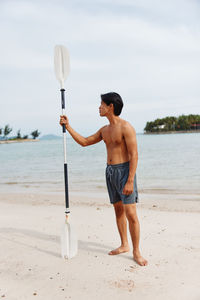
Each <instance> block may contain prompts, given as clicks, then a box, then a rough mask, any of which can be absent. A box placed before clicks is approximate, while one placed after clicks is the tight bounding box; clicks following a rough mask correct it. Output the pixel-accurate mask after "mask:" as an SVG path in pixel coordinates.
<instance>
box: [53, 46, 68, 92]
mask: <svg viewBox="0 0 200 300" xmlns="http://www.w3.org/2000/svg"><path fill="white" fill-rule="evenodd" d="M54 68H55V75H56V78H57V79H58V80H59V82H60V84H61V88H64V81H65V80H66V78H67V76H68V75H69V71H70V66H69V52H68V50H67V48H65V47H64V46H61V45H57V46H55V50H54Z"/></svg>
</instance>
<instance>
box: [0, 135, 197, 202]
mask: <svg viewBox="0 0 200 300" xmlns="http://www.w3.org/2000/svg"><path fill="white" fill-rule="evenodd" d="M137 142H138V153H139V161H138V167H137V182H138V189H139V193H145V194H148V193H160V194H171V195H173V194H188V195H190V194H193V195H196V196H197V199H198V197H199V200H200V134H199V133H190V134H186V133H185V134H165V135H143V134H138V135H137ZM67 161H68V173H69V189H70V192H72V193H83V194H84V193H86V194H88V193H93V194H94V193H96V195H98V194H101V193H106V184H105V167H106V148H105V144H104V142H100V143H98V144H96V145H92V146H89V147H85V148H83V147H81V146H79V145H78V144H77V143H76V142H75V141H74V140H73V139H71V138H68V139H67ZM63 180H64V178H63V141H62V139H59V140H40V141H38V142H26V143H13V144H0V191H1V192H36V193H37V192H39V193H63V191H64V184H63Z"/></svg>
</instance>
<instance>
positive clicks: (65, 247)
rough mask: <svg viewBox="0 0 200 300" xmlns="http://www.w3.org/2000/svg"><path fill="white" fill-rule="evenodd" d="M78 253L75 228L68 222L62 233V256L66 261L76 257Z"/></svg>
mask: <svg viewBox="0 0 200 300" xmlns="http://www.w3.org/2000/svg"><path fill="white" fill-rule="evenodd" d="M77 252H78V240H77V236H76V232H75V230H74V227H73V226H72V225H71V224H70V223H68V222H66V223H65V224H64V226H63V228H62V232H61V255H62V258H64V259H70V258H72V257H74V256H76V254H77Z"/></svg>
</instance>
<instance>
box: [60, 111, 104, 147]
mask: <svg viewBox="0 0 200 300" xmlns="http://www.w3.org/2000/svg"><path fill="white" fill-rule="evenodd" d="M63 124H64V125H65V128H66V130H67V131H68V132H69V134H70V135H71V136H72V137H73V139H74V140H75V141H76V142H77V143H78V144H79V145H81V146H83V147H86V146H89V145H93V144H96V143H98V142H100V141H101V140H102V136H101V129H99V130H98V131H97V132H96V133H95V134H93V135H91V136H89V137H83V136H82V135H80V134H79V133H78V132H76V131H75V130H74V129H73V128H72V127H71V126H70V125H69V121H68V118H67V117H66V116H60V125H63Z"/></svg>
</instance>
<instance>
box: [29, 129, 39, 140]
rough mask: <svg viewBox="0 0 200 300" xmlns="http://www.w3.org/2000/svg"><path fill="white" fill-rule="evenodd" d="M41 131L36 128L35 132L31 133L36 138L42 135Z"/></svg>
mask: <svg viewBox="0 0 200 300" xmlns="http://www.w3.org/2000/svg"><path fill="white" fill-rule="evenodd" d="M40 133H41V132H39V131H38V130H35V131H33V132H31V135H32V137H33V139H34V140H35V139H36V138H37V137H38V136H39V135H40Z"/></svg>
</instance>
